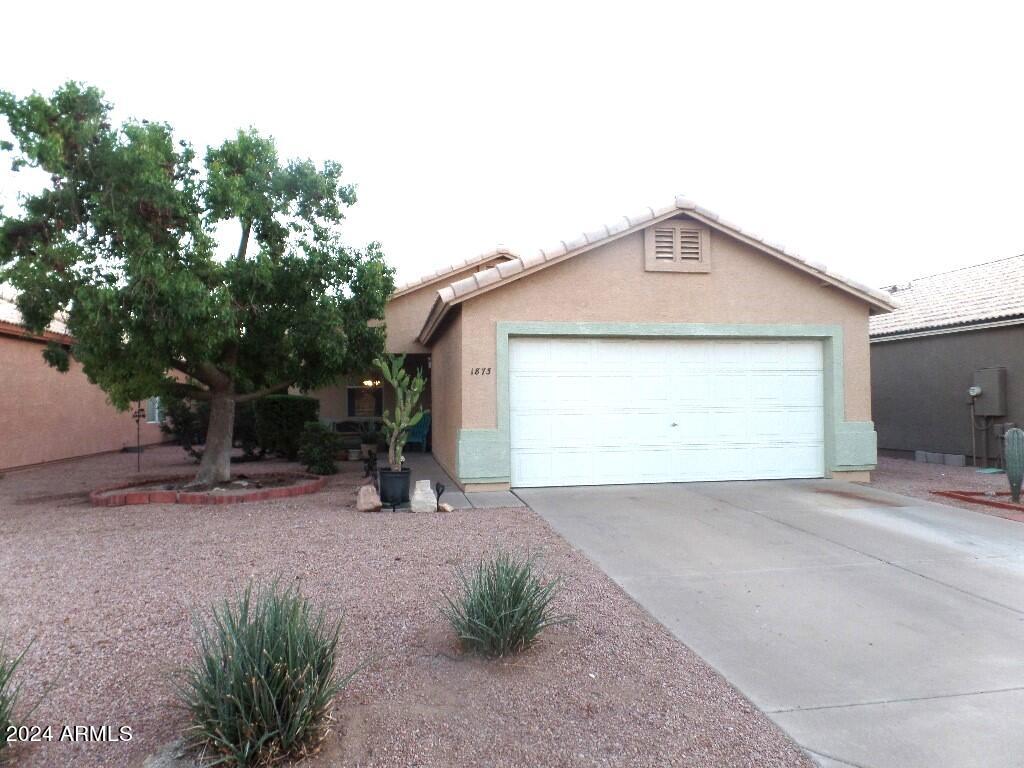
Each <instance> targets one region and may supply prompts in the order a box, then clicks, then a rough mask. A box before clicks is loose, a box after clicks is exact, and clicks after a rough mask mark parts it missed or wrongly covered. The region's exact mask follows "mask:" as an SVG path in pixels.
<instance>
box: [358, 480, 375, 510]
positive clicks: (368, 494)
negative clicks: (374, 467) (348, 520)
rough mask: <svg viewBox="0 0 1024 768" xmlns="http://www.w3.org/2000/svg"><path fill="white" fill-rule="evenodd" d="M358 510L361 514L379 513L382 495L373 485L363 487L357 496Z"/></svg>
mask: <svg viewBox="0 0 1024 768" xmlns="http://www.w3.org/2000/svg"><path fill="white" fill-rule="evenodd" d="M356 509H357V510H359V511H360V512H379V511H380V495H379V494H378V493H377V489H376V488H374V487H373V485H363V486H360V488H359V493H358V494H357V495H356Z"/></svg>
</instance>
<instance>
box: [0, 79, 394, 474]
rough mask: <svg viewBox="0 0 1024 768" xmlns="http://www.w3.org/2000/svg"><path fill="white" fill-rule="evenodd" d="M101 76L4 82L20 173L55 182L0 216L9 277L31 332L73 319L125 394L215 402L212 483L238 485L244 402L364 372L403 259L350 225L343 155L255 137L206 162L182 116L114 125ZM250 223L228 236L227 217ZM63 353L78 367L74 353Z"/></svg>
mask: <svg viewBox="0 0 1024 768" xmlns="http://www.w3.org/2000/svg"><path fill="white" fill-rule="evenodd" d="M110 111H111V107H110V105H109V104H107V103H105V102H104V100H103V94H102V93H101V92H100V91H99V90H97V89H95V88H92V87H85V86H83V85H80V84H77V83H67V84H65V85H64V86H62V87H61V88H60V89H59V90H57V91H56V93H54V94H53V96H52V97H50V98H46V97H44V96H42V95H39V94H35V93H34V94H32V95H30V96H28V97H25V98H18V97H16V96H14V95H13V94H10V93H6V92H0V114H2V115H4V116H5V117H6V118H7V122H8V124H9V127H10V132H11V134H12V135H13V137H14V140H15V141H14V143H11V142H4V143H3V145H2V146H0V149H2V150H6V151H7V152H9V153H11V154H12V155H13V168H14V169H15V170H19V169H21V168H24V167H31V168H38V169H41V170H42V171H43V172H45V174H46V175H48V176H49V181H48V183H47V184H46V185H45V187H44V189H42V191H39V192H37V193H32V194H23V195H22V196H21V198H20V204H19V206H18V208H19V210H17V211H16V212H15V213H14V214H13V215H9V216H4V215H3V214H2V212H0V282H2V281H6V282H9V283H10V284H11V285H13V286H14V287H15V288H16V289H17V290H18V292H19V293H18V297H17V304H18V308H19V309H20V310H21V313H22V316H23V317H24V321H25V324H26V326H27V327H28V328H29V329H30V330H33V331H37V332H38V331H41V330H43V328H45V327H46V326H47V325H48V324H49V323H50V322H51V321H52V319H53V317H54V316H55V315H56V314H58V313H60V314H62V315H63V316H65V317H66V321H67V326H68V331H69V333H70V334H71V335H72V336H73V337H74V338H75V340H76V343H75V346H74V348H73V350H72V354H73V355H74V357H75V359H77V360H78V361H80V362H81V363H82V366H83V370H84V371H85V373H86V374H87V375H88V377H89V378H90V380H91V381H93V382H95V383H96V384H98V385H99V386H100V387H102V388H103V389H104V390H105V391H106V392H107V394H108V395H109V397H110V400H111V402H112V403H114V405H116V406H118V407H120V408H127V407H128V405H129V403H130V402H131V401H132V400H137V399H141V398H143V397H149V396H152V395H160V394H168V395H175V396H178V397H188V398H192V399H197V400H209V401H211V426H210V431H211V435H210V436H209V437H208V440H207V450H206V453H205V454H204V458H203V462H202V464H201V465H200V472H199V477H198V478H197V479H198V480H199V481H200V482H212V481H215V480H223V479H227V477H228V475H229V471H230V470H229V466H230V465H229V456H230V449H231V429H232V424H231V421H232V417H231V415H230V414H232V413H233V410H234V406H233V403H234V402H235V401H243V400H249V399H253V398H256V397H259V396H261V395H262V394H265V393H268V392H273V391H279V390H282V389H285V388H287V387H289V386H297V387H299V388H302V389H310V388H313V387H317V386H320V385H324V384H326V383H328V382H330V381H331V380H333V379H334V378H336V377H337V376H338V375H339V374H342V373H347V372H352V371H358V370H366V369H368V368H369V367H370V365H371V363H372V361H373V359H374V357H375V356H376V355H377V354H379V353H380V351H381V350H382V349H383V340H384V329H383V327H382V325H381V324H378V323H372V322H371V321H373V320H379V319H381V318H383V313H384V305H385V303H386V301H387V299H388V296H389V295H390V294H391V292H392V290H393V288H394V281H393V271H392V269H391V268H390V267H389V266H388V265H387V264H386V263H385V261H384V257H383V255H382V253H381V251H380V247H379V245H378V244H377V243H372V244H370V245H368V246H367V247H365V248H363V249H354V248H350V247H347V246H345V245H344V244H343V243H342V241H341V237H340V228H341V223H342V221H343V220H344V213H343V212H344V209H345V208H347V207H348V206H351V205H352V204H354V203H355V201H356V195H355V190H354V188H353V187H352V186H350V185H348V184H345V183H343V182H342V179H341V175H342V169H341V166H340V165H339V164H337V163H334V162H327V163H324V164H323V165H322V166H317V165H315V164H314V163H313V162H311V161H309V160H292V161H288V162H282V161H281V160H280V159H279V158H278V155H277V150H276V147H275V144H274V141H273V139H271V138H268V137H264V136H261V135H260V134H259V133H257V132H256V131H255V130H252V129H250V130H248V131H239V132H238V134H237V135H236V136H235V137H234V138H232V139H229V140H228V141H225V142H224V143H223V144H222V145H221V146H220V147H217V148H210V149H208V150H207V151H206V155H205V158H204V161H203V162H202V163H200V162H198V161H197V157H196V153H195V151H194V150H193V148H192V146H191V145H190V144H189V143H188V142H187V141H184V140H177V139H176V138H175V136H174V134H173V131H172V129H171V126H170V125H169V124H167V123H157V122H149V121H146V120H142V121H135V120H129V121H127V122H124V123H123V124H121V125H120V126H118V127H115V126H114V125H112V123H111V119H110ZM226 221H232V222H235V223H236V224H237V226H238V227H239V231H240V236H239V239H238V245H237V247H225V248H221V247H219V244H218V243H219V241H218V237H217V236H216V234H217V233H218V232H221V231H222V230H223V226H224V225H223V224H222V222H226ZM44 354H45V356H46V359H47V361H48V362H49V363H50V364H51V365H54V366H55V367H57V368H59V369H61V370H67V367H68V358H67V352H66V351H65V350H64V349H62V348H61V347H59V346H56V345H51V346H49V347H48V348H47V350H46V352H45V353H44Z"/></svg>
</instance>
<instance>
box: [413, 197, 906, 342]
mask: <svg viewBox="0 0 1024 768" xmlns="http://www.w3.org/2000/svg"><path fill="white" fill-rule="evenodd" d="M677 214H685V215H688V216H691V217H692V218H694V219H697V220H698V221H703V222H704V223H706V224H707V225H709V226H711V227H712V228H714V229H718V230H720V231H723V232H726V233H727V234H730V235H732V236H734V237H737V238H739V239H741V240H744V241H746V242H748V243H750V244H752V245H754V246H755V247H757V248H760V249H761V250H763V251H766V252H768V253H770V254H772V255H774V256H776V257H777V258H779V259H781V260H783V261H786V262H788V263H790V264H793V265H794V266H796V267H798V268H800V269H802V270H804V271H806V272H809V273H811V274H816V275H820V276H821V277H822V278H823V279H825V280H826V281H827V282H829V283H831V284H833V285H836V286H837V287H839V288H842V289H844V290H846V291H848V292H850V293H853V294H855V295H857V296H859V297H861V298H862V299H864V300H865V301H867V302H869V303H870V304H871V305H872V306H873V307H874V308H875V309H876V310H879V311H881V312H888V311H890V310H891V309H892V307H893V305H892V297H891V296H890V295H889V294H888V293H885V292H884V291H878V290H875V289H873V288H869V287H868V286H866V285H862V284H861V283H857V282H855V281H853V280H850V279H849V278H846V277H843V276H842V275H839V274H837V273H836V272H834V271H832V270H830V269H829V268H828V267H826V266H825V265H824V264H821V263H818V262H813V261H808V260H806V259H803V258H801V257H800V256H797V255H796V254H795V253H790V252H788V251H786V250H785V247H784V246H782V245H778V244H776V243H770V242H767V241H766V240H764V239H762V238H760V237H758V236H757V235H755V234H753V233H751V232H747V231H745V230H743V229H742V228H740V227H739V226H737V225H735V224H733V223H731V222H728V221H725V220H724V219H722V218H720V217H719V216H718V214H716V213H714V212H712V211H709V210H708V209H706V208H702V207H701V206H699V205H697V204H696V203H694V202H693V201H691V200H688V199H687V198H685V197H677V198H676V199H675V200H674V201H673V202H672V204H671V205H667V206H664V207H661V208H645V209H644V210H642V211H640V212H639V213H636V214H634V215H632V216H623V217H622V218H621V219H619V220H618V221H615V222H613V223H611V224H606V225H605V226H603V227H601V228H599V229H595V230H592V231H590V232H584V233H583V234H581V235H579V236H578V237H576V238H574V239H572V240H561V241H559V242H558V243H557V244H556V245H553V246H551V247H549V248H542V249H540V250H539V251H537V252H536V253H533V254H530V255H527V256H516V255H514V254H511V253H508V252H506V253H508V256H509V259H508V260H507V261H505V262H503V263H501V264H498V265H496V266H494V267H491V268H489V269H482V270H480V271H479V272H475V273H474V274H472V275H470V276H469V277H465V278H463V279H461V280H456V281H455V282H453V283H451V284H450V285H447V286H445V287H443V288H441V289H440V290H439V291H438V292H437V302H436V304H435V308H434V309H433V310H432V311H431V313H430V315H429V316H428V318H427V322H426V323H425V324H424V327H423V330H422V331H421V333H420V340H421V341H423V342H424V343H427V342H428V341H429V338H430V336H431V335H432V334H433V332H434V330H435V329H436V328H437V326H438V324H439V322H440V319H441V317H443V315H444V313H445V311H446V308H447V307H448V306H450V305H452V304H455V303H459V302H461V301H463V300H464V299H466V298H468V297H469V296H470V295H473V294H475V293H477V292H480V291H483V290H486V289H488V288H490V287H492V286H496V285H498V284H500V283H503V282H506V281H510V280H513V279H515V278H516V276H517V275H519V274H520V273H522V272H526V271H529V270H533V268H534V267H540V266H543V265H545V264H546V263H553V262H557V261H562V260H563V259H565V258H567V257H570V256H574V255H576V254H577V253H582V252H584V251H587V250H589V249H590V248H593V247H596V246H597V245H600V244H601V243H602V242H604V241H606V240H609V239H611V238H614V237H617V236H619V235H622V234H624V233H626V232H630V231H637V230H639V229H643V228H646V227H647V226H649V225H650V224H652V223H655V222H657V221H661V220H664V219H667V218H671V217H672V216H675V215H677ZM428 279H429V278H428Z"/></svg>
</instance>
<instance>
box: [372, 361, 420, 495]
mask: <svg viewBox="0 0 1024 768" xmlns="http://www.w3.org/2000/svg"><path fill="white" fill-rule="evenodd" d="M374 363H375V364H376V366H377V367H378V368H379V369H380V371H381V374H382V375H383V376H384V380H385V381H387V382H388V384H390V385H391V387H392V389H394V391H395V409H394V411H390V410H389V411H385V412H384V419H383V421H384V437H385V439H386V440H387V444H388V468H387V469H381V470H379V471H378V479H379V483H378V485H379V487H380V500H381V502H382V503H383V504H390V505H392V506H394V505H396V504H404V503H405V502H407V501H409V480H410V475H411V473H410V471H409V469H407V468H405V467H403V466H402V464H403V462H404V461H405V456H404V455H403V453H404V451H405V442H406V440H407V438H408V437H409V430H410V429H412V428H413V427H415V426H416V425H417V424H419V422H420V419H422V418H423V415H424V413H426V411H424V410H423V409H422V408H420V407H419V402H420V398H421V397H422V396H423V388H424V386H426V380H425V379H424V378H423V373H422V371H416V375H415V376H409V372H408V371H406V370H405V355H391V356H390V357H388V358H380V357H379V358H377V359H376V360H375V361H374Z"/></svg>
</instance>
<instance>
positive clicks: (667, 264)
mask: <svg viewBox="0 0 1024 768" xmlns="http://www.w3.org/2000/svg"><path fill="white" fill-rule="evenodd" d="M644 268H645V269H646V270H647V271H648V272H710V271H711V232H710V230H709V229H708V228H707V227H703V226H701V225H700V224H698V223H697V222H694V221H690V220H688V219H687V220H679V219H675V220H670V221H665V222H659V223H658V224H657V225H655V226H653V227H649V228H648V229H646V230H644Z"/></svg>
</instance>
